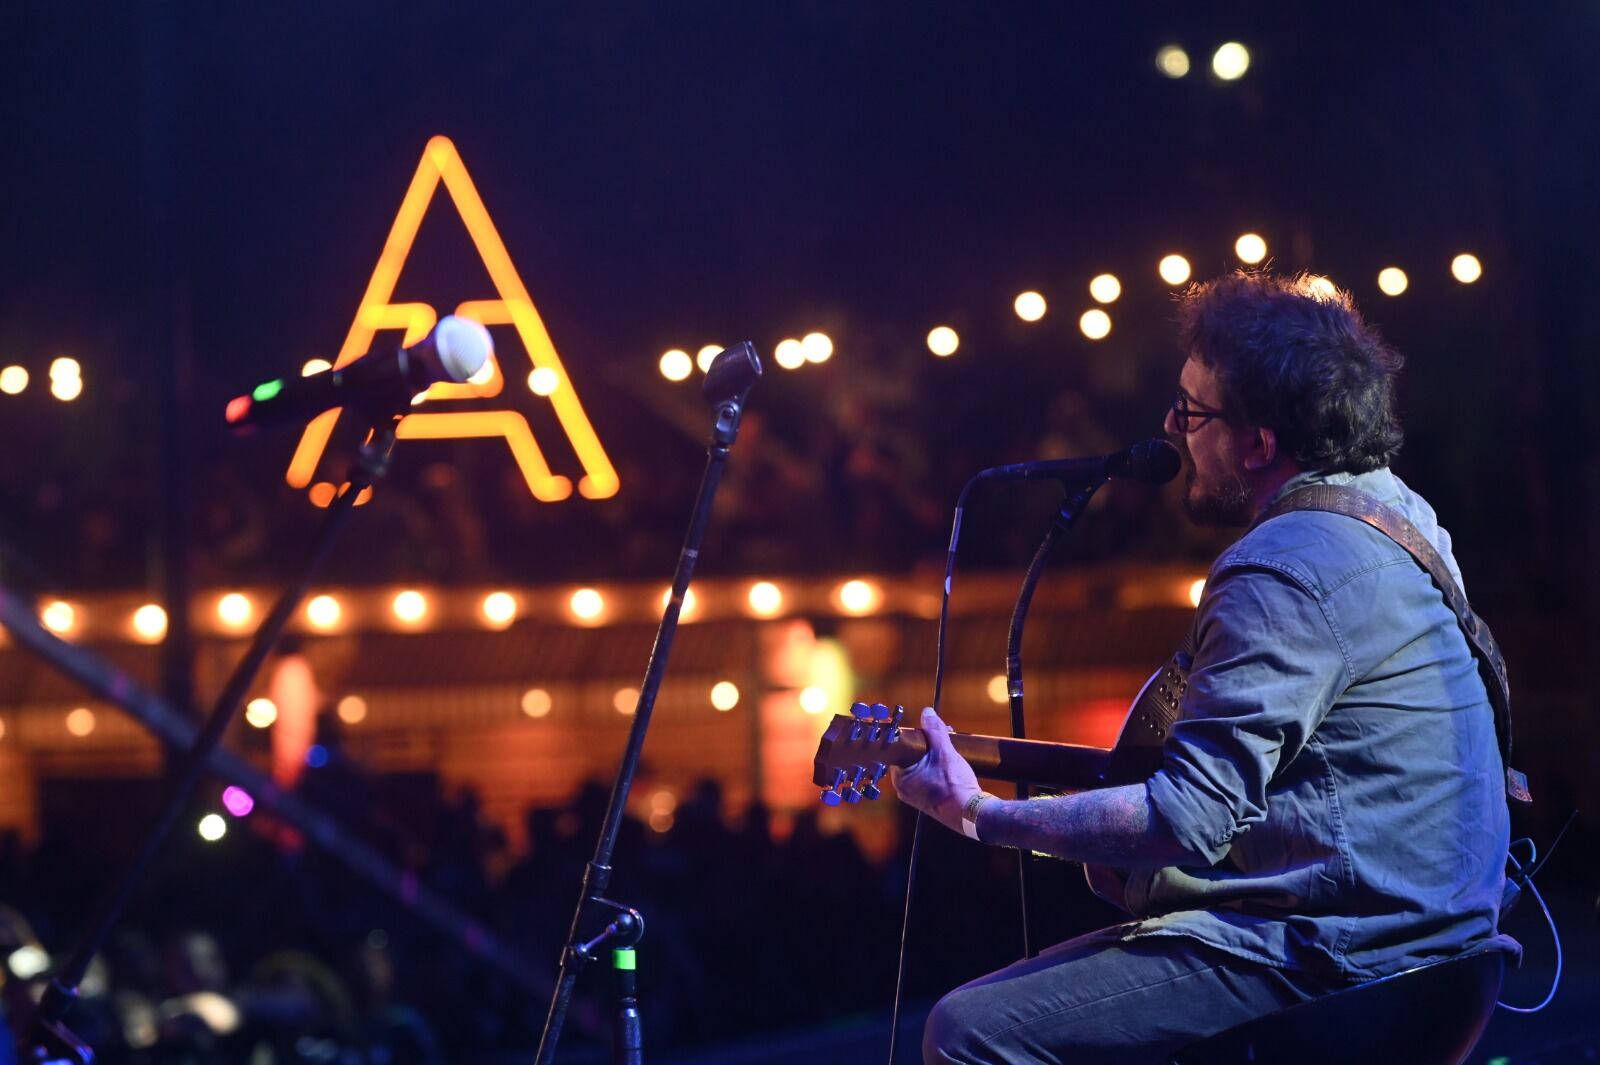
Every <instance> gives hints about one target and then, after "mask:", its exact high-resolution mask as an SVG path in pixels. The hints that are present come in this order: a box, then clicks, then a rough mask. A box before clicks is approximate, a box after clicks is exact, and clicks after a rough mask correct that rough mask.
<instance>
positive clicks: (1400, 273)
mask: <svg viewBox="0 0 1600 1065" xmlns="http://www.w3.org/2000/svg"><path fill="white" fill-rule="evenodd" d="M1410 284H1411V279H1410V278H1408V277H1406V272H1405V271H1404V270H1402V269H1400V268H1399V267H1398V266H1385V267H1384V268H1383V269H1382V270H1379V271H1378V290H1379V291H1380V292H1382V293H1383V294H1384V295H1385V296H1398V295H1400V293H1402V292H1404V291H1405V290H1406V286H1408V285H1410Z"/></svg>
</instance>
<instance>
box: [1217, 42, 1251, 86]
mask: <svg viewBox="0 0 1600 1065" xmlns="http://www.w3.org/2000/svg"><path fill="white" fill-rule="evenodd" d="M1249 69H1250V49H1248V48H1246V47H1245V46H1244V45H1242V44H1240V43H1239V42H1238V41H1229V42H1228V43H1227V44H1224V45H1223V46H1222V47H1220V48H1218V49H1217V50H1216V52H1215V54H1213V55H1212V57H1211V70H1212V73H1214V74H1216V76H1217V77H1219V78H1221V79H1222V80H1223V81H1237V80H1239V79H1240V78H1242V77H1244V72H1245V71H1247V70H1249Z"/></svg>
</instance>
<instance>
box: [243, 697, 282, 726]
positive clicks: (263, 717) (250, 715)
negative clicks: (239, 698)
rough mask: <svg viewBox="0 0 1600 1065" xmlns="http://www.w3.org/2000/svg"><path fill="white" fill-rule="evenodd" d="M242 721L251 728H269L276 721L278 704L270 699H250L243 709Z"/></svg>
mask: <svg viewBox="0 0 1600 1065" xmlns="http://www.w3.org/2000/svg"><path fill="white" fill-rule="evenodd" d="M244 719H245V720H246V721H248V722H249V723H250V725H251V727H252V728H271V727H272V723H273V722H274V721H276V720H278V704H277V703H274V702H273V701H272V700H271V699H267V698H260V699H251V700H250V701H249V702H248V703H246V704H245V707H244Z"/></svg>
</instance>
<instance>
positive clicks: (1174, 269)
mask: <svg viewBox="0 0 1600 1065" xmlns="http://www.w3.org/2000/svg"><path fill="white" fill-rule="evenodd" d="M1156 272H1157V273H1158V274H1160V275H1161V280H1163V281H1165V282H1166V283H1167V284H1169V285H1181V284H1183V283H1184V282H1185V281H1187V280H1189V274H1190V272H1191V271H1190V269H1189V260H1188V259H1185V258H1184V257H1183V256H1181V255H1167V256H1163V257H1162V259H1161V262H1159V263H1157V264H1156Z"/></svg>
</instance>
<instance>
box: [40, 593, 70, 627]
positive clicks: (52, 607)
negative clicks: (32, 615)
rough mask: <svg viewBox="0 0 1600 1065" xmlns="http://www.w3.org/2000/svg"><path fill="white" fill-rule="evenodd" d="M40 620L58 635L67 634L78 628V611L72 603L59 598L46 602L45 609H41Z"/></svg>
mask: <svg viewBox="0 0 1600 1065" xmlns="http://www.w3.org/2000/svg"><path fill="white" fill-rule="evenodd" d="M39 620H40V621H42V622H44V627H45V628H47V629H49V630H50V631H51V632H53V633H55V634H56V635H57V636H65V635H67V634H68V633H70V632H72V630H73V629H75V628H77V625H78V611H77V609H76V608H74V607H73V605H72V604H71V603H69V602H67V601H65V600H63V599H57V600H55V601H54V602H50V603H46V604H45V607H44V609H43V610H41V611H39Z"/></svg>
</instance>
